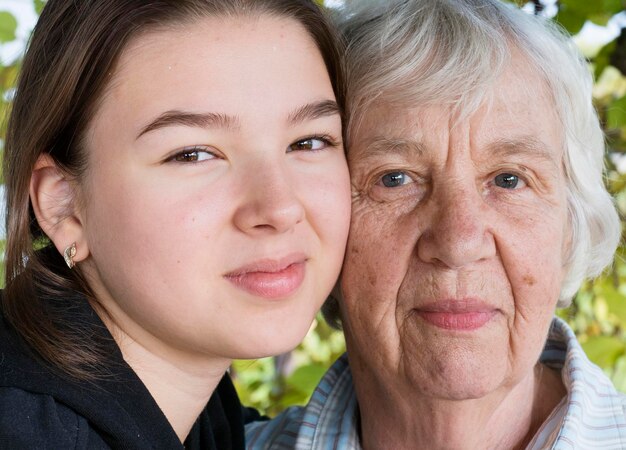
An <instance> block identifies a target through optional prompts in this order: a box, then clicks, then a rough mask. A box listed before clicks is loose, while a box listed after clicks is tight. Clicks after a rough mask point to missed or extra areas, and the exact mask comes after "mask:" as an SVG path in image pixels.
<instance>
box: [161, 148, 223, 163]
mask: <svg viewBox="0 0 626 450" xmlns="http://www.w3.org/2000/svg"><path fill="white" fill-rule="evenodd" d="M209 148H210V147H206V146H203V145H191V146H189V147H184V148H182V149H180V150H179V151H177V152H176V153H175V154H173V155H172V156H170V157H168V158H167V159H166V160H165V162H175V163H181V164H185V163H191V164H194V163H200V162H202V161H207V160H210V159H215V158H217V156H216V155H215V153H213V152H211V151H209ZM191 153H197V154H199V153H207V154H209V155H211V158H206V159H196V160H190V161H184V160H177V159H176V158H178V157H182V156H184V155H188V154H191Z"/></svg>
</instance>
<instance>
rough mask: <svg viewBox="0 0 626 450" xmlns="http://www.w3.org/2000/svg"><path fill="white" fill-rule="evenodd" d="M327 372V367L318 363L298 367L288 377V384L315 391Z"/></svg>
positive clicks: (298, 388) (301, 389)
mask: <svg viewBox="0 0 626 450" xmlns="http://www.w3.org/2000/svg"><path fill="white" fill-rule="evenodd" d="M325 372H326V368H325V367H323V366H320V365H317V364H309V365H306V366H301V367H298V368H297V369H296V370H294V372H293V373H292V374H291V375H290V376H289V378H287V385H288V386H289V387H292V388H296V389H297V390H300V391H304V392H313V389H315V386H317V383H319V381H320V379H321V378H322V376H323V375H324V373H325Z"/></svg>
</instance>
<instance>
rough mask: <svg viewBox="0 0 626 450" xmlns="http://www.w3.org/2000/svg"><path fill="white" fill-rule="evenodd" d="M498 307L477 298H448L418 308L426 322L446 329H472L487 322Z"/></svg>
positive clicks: (418, 312)
mask: <svg viewBox="0 0 626 450" xmlns="http://www.w3.org/2000/svg"><path fill="white" fill-rule="evenodd" d="M497 312H498V311H497V309H495V308H494V307H492V306H489V305H487V304H485V303H483V302H481V301H476V300H446V301H442V302H436V303H433V304H430V305H426V306H424V307H421V308H418V309H417V314H418V315H419V316H420V317H421V318H422V319H424V320H425V321H426V322H428V323H430V324H432V325H434V326H436V327H438V328H443V329H445V330H459V331H472V330H477V329H479V328H481V327H483V326H484V325H485V324H487V323H488V322H489V321H490V320H491V319H492V318H493V317H494V316H495V315H496V314H497Z"/></svg>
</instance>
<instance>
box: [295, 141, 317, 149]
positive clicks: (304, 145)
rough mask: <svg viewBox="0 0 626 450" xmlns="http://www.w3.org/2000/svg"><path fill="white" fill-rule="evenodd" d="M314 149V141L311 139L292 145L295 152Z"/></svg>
mask: <svg viewBox="0 0 626 450" xmlns="http://www.w3.org/2000/svg"><path fill="white" fill-rule="evenodd" d="M312 148H313V141H312V140H311V139H306V140H304V141H298V142H296V143H295V144H293V145H292V149H293V150H311V149H312Z"/></svg>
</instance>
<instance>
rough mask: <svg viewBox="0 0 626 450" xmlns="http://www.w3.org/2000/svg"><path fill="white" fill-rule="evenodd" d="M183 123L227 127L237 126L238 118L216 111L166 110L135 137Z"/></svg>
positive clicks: (204, 126)
mask: <svg viewBox="0 0 626 450" xmlns="http://www.w3.org/2000/svg"><path fill="white" fill-rule="evenodd" d="M176 125H183V126H187V127H198V128H227V129H233V128H237V127H239V118H238V117H236V116H228V115H225V114H218V113H211V112H207V113H194V112H189V111H180V110H172V111H166V112H164V113H163V114H161V115H160V116H158V117H157V118H156V119H154V120H153V121H151V122H150V123H149V124H148V125H146V126H145V127H143V128H142V129H141V131H140V132H139V134H138V135H137V138H136V139H139V138H140V137H141V136H143V135H144V134H146V133H149V132H150V131H154V130H158V129H159V128H165V127H170V126H176Z"/></svg>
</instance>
